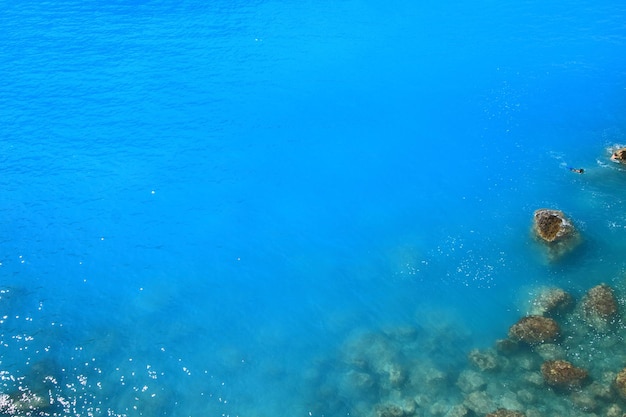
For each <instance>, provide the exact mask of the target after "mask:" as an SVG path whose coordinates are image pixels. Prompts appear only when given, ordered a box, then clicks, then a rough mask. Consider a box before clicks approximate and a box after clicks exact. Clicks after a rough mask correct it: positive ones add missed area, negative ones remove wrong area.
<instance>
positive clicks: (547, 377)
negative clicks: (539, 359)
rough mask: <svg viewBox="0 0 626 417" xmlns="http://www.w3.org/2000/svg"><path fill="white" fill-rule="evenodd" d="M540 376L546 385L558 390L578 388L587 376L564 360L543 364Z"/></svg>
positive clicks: (585, 372) (583, 371)
mask: <svg viewBox="0 0 626 417" xmlns="http://www.w3.org/2000/svg"><path fill="white" fill-rule="evenodd" d="M541 374H542V375H543V379H544V381H546V383H547V384H548V385H551V386H553V387H558V388H571V387H578V386H580V385H581V384H582V382H583V381H584V380H585V379H586V378H587V376H588V373H587V371H586V370H584V369H582V368H577V367H575V366H574V365H572V364H571V363H569V362H568V361H564V360H556V361H546V362H544V363H543V365H541Z"/></svg>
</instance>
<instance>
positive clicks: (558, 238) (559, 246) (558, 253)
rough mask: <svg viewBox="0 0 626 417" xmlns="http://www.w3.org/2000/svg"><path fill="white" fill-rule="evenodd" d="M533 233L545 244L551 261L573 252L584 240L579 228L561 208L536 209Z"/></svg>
mask: <svg viewBox="0 0 626 417" xmlns="http://www.w3.org/2000/svg"><path fill="white" fill-rule="evenodd" d="M533 233H534V234H535V236H536V237H537V239H538V240H540V241H541V242H543V243H544V244H545V247H546V250H547V256H548V260H549V261H551V262H554V261H558V260H559V259H561V258H562V257H563V256H565V255H566V254H568V253H570V252H572V251H573V250H574V249H575V248H576V247H577V246H578V245H579V244H580V242H581V241H582V239H581V236H580V233H578V230H576V228H575V227H574V226H573V224H572V222H571V221H570V220H569V219H568V218H567V217H566V216H565V214H563V212H562V211H560V210H551V209H539V210H537V211H535V214H534V224H533Z"/></svg>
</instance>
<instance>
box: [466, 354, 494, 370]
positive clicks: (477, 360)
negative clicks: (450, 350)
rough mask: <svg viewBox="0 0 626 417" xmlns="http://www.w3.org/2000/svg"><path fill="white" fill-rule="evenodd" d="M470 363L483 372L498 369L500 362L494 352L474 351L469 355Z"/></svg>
mask: <svg viewBox="0 0 626 417" xmlns="http://www.w3.org/2000/svg"><path fill="white" fill-rule="evenodd" d="M468 359H469V362H470V363H471V364H472V365H474V366H475V367H476V368H478V369H479V370H481V371H483V372H484V371H493V370H495V369H496V368H498V360H497V357H496V355H495V353H494V352H491V351H481V350H479V349H473V350H471V351H470V353H469V355H468Z"/></svg>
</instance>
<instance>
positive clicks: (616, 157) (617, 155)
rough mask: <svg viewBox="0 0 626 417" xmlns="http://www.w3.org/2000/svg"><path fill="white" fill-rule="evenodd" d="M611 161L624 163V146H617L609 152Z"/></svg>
mask: <svg viewBox="0 0 626 417" xmlns="http://www.w3.org/2000/svg"><path fill="white" fill-rule="evenodd" d="M611 161H613V162H619V163H622V164H626V148H619V149H616V150H614V151H613V153H612V154H611Z"/></svg>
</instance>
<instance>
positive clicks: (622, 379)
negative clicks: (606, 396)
mask: <svg viewBox="0 0 626 417" xmlns="http://www.w3.org/2000/svg"><path fill="white" fill-rule="evenodd" d="M613 386H614V387H615V390H616V391H617V393H618V394H619V395H620V397H622V398H623V399H625V400H626V368H624V369H622V370H621V371H619V373H618V374H617V376H616V377H615V381H614V382H613Z"/></svg>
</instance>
